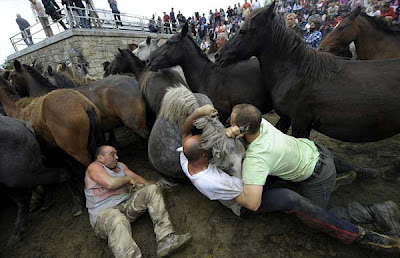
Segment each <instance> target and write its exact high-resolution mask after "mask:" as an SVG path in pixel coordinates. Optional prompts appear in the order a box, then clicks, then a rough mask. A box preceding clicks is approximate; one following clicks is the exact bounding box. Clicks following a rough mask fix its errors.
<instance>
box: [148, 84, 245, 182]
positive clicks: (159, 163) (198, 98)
mask: <svg viewBox="0 0 400 258" xmlns="http://www.w3.org/2000/svg"><path fill="white" fill-rule="evenodd" d="M206 104H212V102H211V100H210V99H209V98H208V97H207V96H205V95H203V94H198V93H195V94H193V93H192V92H191V91H190V90H188V89H187V88H186V87H184V86H183V85H181V86H178V87H174V88H170V89H168V90H167V93H166V94H165V96H164V98H163V100H162V104H161V109H160V112H159V114H158V117H157V120H156V122H155V124H154V126H153V129H152V131H151V133H150V137H149V143H148V156H149V161H150V163H151V164H152V165H153V166H154V167H155V169H156V170H157V171H158V172H159V173H160V174H162V175H163V176H165V177H166V178H168V179H172V180H180V179H184V178H186V176H185V174H184V173H183V172H182V169H181V166H180V161H179V153H178V152H177V151H176V149H177V148H179V147H181V146H182V128H181V127H182V125H183V123H184V122H185V120H186V118H187V117H188V116H189V115H190V114H192V113H193V112H194V111H195V110H196V108H198V107H201V106H203V105H206ZM195 125H196V126H197V128H198V129H201V130H203V135H202V144H203V148H205V149H210V150H211V152H212V153H213V154H214V155H213V160H212V161H211V162H213V163H214V164H216V165H217V166H218V167H221V168H222V169H224V170H226V171H227V172H228V171H229V172H231V173H232V174H234V175H236V176H238V177H239V176H240V174H238V173H240V171H241V161H242V158H243V155H244V147H243V146H241V147H240V145H239V146H238V144H239V143H238V142H235V140H232V139H229V138H227V137H226V136H225V131H224V129H223V128H224V127H223V125H222V124H221V122H219V120H218V119H217V118H214V119H211V118H204V119H199V120H196V124H195ZM238 150H239V151H238ZM236 153H239V154H236ZM235 170H236V171H235Z"/></svg>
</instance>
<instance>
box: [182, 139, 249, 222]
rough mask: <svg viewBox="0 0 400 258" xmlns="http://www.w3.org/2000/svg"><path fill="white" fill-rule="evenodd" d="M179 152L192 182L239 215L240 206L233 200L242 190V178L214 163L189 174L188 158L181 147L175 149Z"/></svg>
mask: <svg viewBox="0 0 400 258" xmlns="http://www.w3.org/2000/svg"><path fill="white" fill-rule="evenodd" d="M177 151H179V152H180V160H181V167H182V170H183V172H184V173H185V175H186V176H187V177H188V178H189V179H190V181H191V182H192V184H193V185H194V186H195V187H196V188H197V190H199V191H200V192H201V193H202V194H204V195H205V196H207V198H208V199H210V200H218V201H220V202H221V203H222V204H223V205H225V206H226V207H228V208H230V209H231V210H232V211H233V212H234V213H235V214H236V215H238V216H240V208H241V206H240V205H239V204H238V203H237V202H236V201H235V200H234V199H235V198H236V197H237V196H238V195H239V194H241V193H242V192H243V183H242V180H241V179H240V178H238V177H234V176H230V175H228V174H227V173H225V172H223V171H221V170H220V169H218V168H217V167H215V166H214V165H208V168H207V169H206V170H204V171H201V172H199V173H197V174H194V175H191V174H190V173H189V169H188V160H187V158H186V156H185V154H183V148H182V147H180V148H178V149H177Z"/></svg>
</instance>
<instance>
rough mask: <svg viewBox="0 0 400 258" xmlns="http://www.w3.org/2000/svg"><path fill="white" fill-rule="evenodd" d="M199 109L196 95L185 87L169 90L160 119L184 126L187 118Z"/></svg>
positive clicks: (164, 99) (180, 85) (162, 104)
mask: <svg viewBox="0 0 400 258" xmlns="http://www.w3.org/2000/svg"><path fill="white" fill-rule="evenodd" d="M198 107H199V103H198V102H197V99H196V97H195V96H194V94H193V93H192V92H191V91H190V90H188V89H187V88H186V87H185V86H184V85H182V84H179V86H177V87H174V88H168V89H167V93H165V95H164V98H163V99H162V102H161V109H160V111H159V117H161V118H163V119H166V120H168V121H169V122H171V123H172V124H177V125H179V126H182V125H183V123H184V122H185V120H186V118H187V117H188V116H189V115H190V114H192V113H193V112H194V111H195V110H196V108H198Z"/></svg>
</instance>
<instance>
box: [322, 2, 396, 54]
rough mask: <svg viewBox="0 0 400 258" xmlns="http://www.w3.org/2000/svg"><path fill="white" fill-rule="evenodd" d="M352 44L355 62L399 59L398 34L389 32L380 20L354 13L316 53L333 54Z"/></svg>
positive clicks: (336, 28) (358, 11) (327, 38)
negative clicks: (356, 59)
mask: <svg viewBox="0 0 400 258" xmlns="http://www.w3.org/2000/svg"><path fill="white" fill-rule="evenodd" d="M352 41H354V44H355V46H356V52H357V58H358V59H361V60H367V59H371V60H372V59H376V60H378V59H390V58H399V57H400V30H395V29H393V28H390V27H389V26H388V25H387V24H386V23H385V22H384V21H383V20H381V19H379V18H375V17H370V16H368V15H366V14H365V13H361V9H360V8H358V9H355V10H354V11H353V12H351V13H350V15H348V16H347V17H345V18H344V19H343V20H342V21H341V22H340V23H339V24H338V25H337V26H336V27H335V29H334V30H333V31H332V32H331V33H329V34H328V36H327V37H326V38H325V39H324V40H322V42H321V44H320V46H319V49H320V50H322V51H326V52H331V53H333V54H336V53H337V51H338V50H340V49H341V48H343V47H345V46H348V45H349V44H350V43H351V42H352Z"/></svg>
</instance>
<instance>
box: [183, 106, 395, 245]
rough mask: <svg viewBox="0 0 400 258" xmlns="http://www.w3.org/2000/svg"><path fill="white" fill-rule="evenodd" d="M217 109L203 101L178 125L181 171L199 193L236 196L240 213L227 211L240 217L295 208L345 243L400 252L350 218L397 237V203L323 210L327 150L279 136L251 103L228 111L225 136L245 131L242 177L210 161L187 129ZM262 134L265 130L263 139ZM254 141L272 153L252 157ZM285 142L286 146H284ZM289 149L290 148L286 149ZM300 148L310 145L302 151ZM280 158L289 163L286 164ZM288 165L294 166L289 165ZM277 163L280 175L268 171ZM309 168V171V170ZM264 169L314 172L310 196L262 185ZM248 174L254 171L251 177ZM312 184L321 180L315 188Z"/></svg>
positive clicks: (330, 170) (329, 166)
mask: <svg viewBox="0 0 400 258" xmlns="http://www.w3.org/2000/svg"><path fill="white" fill-rule="evenodd" d="M216 113H217V111H216V110H215V109H214V108H213V107H212V106H211V105H206V106H203V107H201V108H199V109H197V110H196V111H195V112H194V113H193V114H192V115H190V116H189V117H188V118H187V120H186V121H185V123H184V125H183V128H182V142H183V151H182V150H181V154H180V160H181V166H182V170H183V171H184V172H185V174H186V176H187V177H188V178H189V179H190V180H191V181H192V183H193V184H194V186H195V187H196V188H197V189H198V190H199V191H200V192H201V193H203V194H204V195H206V196H207V197H208V198H209V199H211V200H235V201H236V202H237V203H238V205H239V213H236V212H235V211H237V209H234V208H232V210H233V211H234V212H235V213H236V214H237V215H239V216H240V215H243V214H245V213H248V212H257V213H268V212H275V211H284V212H288V213H295V214H296V215H297V217H298V218H299V219H300V220H301V221H302V222H303V223H305V224H306V225H308V226H310V227H312V228H314V229H317V230H319V231H321V232H324V233H326V234H328V235H330V236H332V237H334V238H337V239H339V240H340V241H342V242H344V243H346V244H353V243H357V244H360V245H364V246H367V247H372V248H382V249H383V250H391V251H396V252H400V239H398V238H396V237H390V236H387V235H382V234H379V233H376V232H373V231H370V230H367V229H364V228H362V227H360V226H356V225H354V224H352V223H351V222H350V221H352V222H358V223H360V222H363V223H376V224H378V225H379V226H380V227H381V228H382V229H384V230H386V231H387V232H388V233H389V234H392V235H395V236H399V234H400V225H399V217H398V208H397V206H396V204H395V203H394V202H391V201H389V202H385V203H382V204H372V205H361V204H359V203H355V202H354V203H351V204H350V205H349V207H348V208H336V210H339V211H340V212H338V214H342V215H343V214H345V215H347V217H346V216H343V217H337V216H335V215H334V213H331V212H328V211H326V210H325V207H326V205H327V204H328V202H329V197H327V196H326V195H327V194H328V195H330V191H329V189H332V188H333V186H329V185H327V186H324V184H333V183H334V180H333V179H332V180H331V179H330V178H331V177H335V176H336V171H335V168H334V165H333V160H332V157H331V154H330V152H329V151H328V150H327V149H326V148H325V147H323V146H320V147H317V146H316V145H315V144H314V143H313V142H312V141H309V140H306V139H302V141H303V142H304V144H305V145H306V146H298V145H299V144H301V143H299V142H298V139H295V138H293V137H291V136H287V135H284V134H282V133H281V134H282V135H278V133H280V131H278V130H277V129H275V128H274V127H273V126H272V125H270V124H269V123H268V122H267V121H266V120H264V119H262V117H261V113H260V111H259V110H258V109H257V108H255V107H254V106H252V105H238V106H235V107H234V109H233V112H232V114H231V125H232V127H230V128H228V129H227V135H229V136H231V137H238V136H244V139H245V140H246V142H247V143H248V144H249V146H248V149H247V152H246V157H245V160H244V164H243V170H242V175H243V181H242V179H240V178H237V177H233V176H229V175H228V174H227V173H225V172H224V171H222V170H220V169H218V168H215V167H213V166H212V165H210V164H209V160H210V153H209V152H208V151H207V150H204V149H202V148H201V143H200V139H201V136H200V135H198V134H197V135H195V134H193V132H192V131H193V122H194V121H195V120H196V119H197V118H200V117H202V116H207V115H216ZM265 134H270V135H267V136H268V137H267V138H265ZM271 134H272V135H271ZM286 137H290V138H286ZM292 138H293V139H292ZM253 143H254V144H259V145H260V146H256V147H258V148H263V146H264V145H265V147H266V148H268V151H266V153H265V154H266V155H272V157H268V158H264V159H261V158H260V159H256V160H251V159H252V158H254V156H255V154H254V152H253V151H254V146H255V145H252V144H253ZM274 144H277V145H274ZM288 144H289V145H290V146H287V145H288ZM288 148H291V149H290V150H288ZM301 148H310V149H309V150H307V149H305V150H303V149H301ZM256 153H263V152H262V151H258V152H256ZM279 154H281V155H289V154H292V155H291V157H290V158H288V157H281V156H279ZM295 154H296V155H297V156H296V155H295ZM260 155H261V154H260ZM246 159H247V161H246ZM299 159H303V160H304V161H303V162H302V161H301V160H299ZM320 159H321V160H322V161H321V163H322V162H324V163H323V164H320V165H319V166H318V167H317V163H318V161H320ZM266 160H270V162H268V163H265V162H264V161H266ZM285 162H287V163H289V164H285ZM299 163H304V164H299ZM308 163H312V164H308ZM270 164H274V165H276V167H272V166H271V165H270ZM267 165H268V166H269V167H267ZM290 165H293V169H290V167H289V166H290ZM321 166H322V167H321ZM276 168H281V172H282V174H281V173H278V174H276V173H273V172H274V171H275V172H276V171H277V169H276ZM298 169H301V170H304V173H305V175H303V173H300V172H301V171H300V172H299V171H295V170H298ZM309 169H310V170H311V173H309V171H308V170H309ZM291 171H292V172H291ZM267 172H270V174H275V175H276V176H278V177H281V178H283V179H286V180H287V179H288V178H290V177H293V178H294V179H293V180H296V178H299V177H301V179H302V180H300V181H305V180H307V179H309V178H310V177H311V176H312V175H313V174H314V173H315V175H313V177H315V178H312V179H311V180H310V181H309V182H308V183H307V184H304V187H306V188H309V189H308V191H306V193H308V194H307V195H308V196H309V197H310V198H311V200H310V199H308V198H305V197H303V196H301V195H299V194H298V193H296V192H294V191H292V190H289V189H284V188H274V189H270V188H269V187H268V186H267V185H266V184H265V183H266V178H267V175H268V174H266V173H267ZM278 172H279V171H278ZM285 172H286V173H285ZM252 173H256V176H254V178H253V175H252ZM294 175H297V177H296V176H294ZM324 179H326V180H324ZM252 180H253V181H252ZM261 181H262V182H261ZM325 181H327V182H325ZM211 182H212V183H211ZM317 185H320V186H319V188H318V187H317ZM304 187H303V188H304ZM317 189H327V190H326V191H325V192H324V191H317ZM319 195H323V196H319ZM314 201H315V202H314ZM240 206H241V207H240ZM322 206H323V207H322ZM356 219H359V220H361V221H357V220H356Z"/></svg>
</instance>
